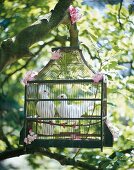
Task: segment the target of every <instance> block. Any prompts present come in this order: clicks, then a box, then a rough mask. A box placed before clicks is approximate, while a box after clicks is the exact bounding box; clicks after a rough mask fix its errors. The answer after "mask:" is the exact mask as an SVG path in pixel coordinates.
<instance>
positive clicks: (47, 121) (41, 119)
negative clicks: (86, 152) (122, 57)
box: [26, 80, 102, 141]
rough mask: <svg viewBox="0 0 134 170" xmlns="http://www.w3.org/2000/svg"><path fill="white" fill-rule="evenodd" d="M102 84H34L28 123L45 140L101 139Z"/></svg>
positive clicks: (28, 101)
mask: <svg viewBox="0 0 134 170" xmlns="http://www.w3.org/2000/svg"><path fill="white" fill-rule="evenodd" d="M101 94H102V82H100V83H99V84H97V85H96V84H94V83H93V82H92V81H91V80H83V81H82V80H56V81H55V80H46V81H39V80H36V81H31V82H29V85H28V86H27V94H26V120H27V122H31V123H30V128H31V127H32V129H33V131H34V132H35V133H36V134H37V136H38V139H42V140H73V141H80V140H83V141H84V140H88V141H90V140H92V141H95V140H101V133H102V124H101V120H102V114H101V110H102V109H101V107H102V105H101V102H102V98H101V97H102V95H101Z"/></svg>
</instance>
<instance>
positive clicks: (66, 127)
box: [21, 47, 113, 149]
mask: <svg viewBox="0 0 134 170" xmlns="http://www.w3.org/2000/svg"><path fill="white" fill-rule="evenodd" d="M53 50H54V51H55V50H60V55H61V56H60V58H59V59H58V60H51V64H50V65H48V66H47V67H45V68H43V69H42V70H41V72H40V73H39V75H38V77H37V78H36V80H34V81H29V82H28V85H26V87H25V123H24V128H23V133H22V134H23V135H21V139H22V140H21V143H23V144H24V140H25V143H27V145H26V148H27V147H35V146H36V147H78V148H81V147H82V148H101V149H102V148H103V146H112V144H113V137H112V133H111V131H110V130H109V128H108V126H107V124H106V123H105V122H106V116H107V113H106V109H107V108H106V106H107V103H106V98H107V96H106V82H105V81H104V79H102V80H101V81H99V83H97V84H95V83H94V82H93V80H92V79H89V77H91V72H90V70H92V68H90V70H89V68H88V67H89V66H88V65H87V63H86V61H85V59H84V57H83V55H82V51H81V50H79V49H78V48H69V47H65V48H58V49H53ZM29 130H30V131H29ZM22 136H23V137H22Z"/></svg>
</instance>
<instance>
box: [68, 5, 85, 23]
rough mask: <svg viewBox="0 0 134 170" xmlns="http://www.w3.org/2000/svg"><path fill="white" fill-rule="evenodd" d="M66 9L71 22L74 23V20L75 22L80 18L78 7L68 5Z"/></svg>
mask: <svg viewBox="0 0 134 170" xmlns="http://www.w3.org/2000/svg"><path fill="white" fill-rule="evenodd" d="M68 11H69V14H70V18H71V23H72V24H74V23H75V22H77V21H78V20H80V19H81V17H82V15H81V13H80V8H78V7H76V8H75V7H73V6H72V5H70V7H69V9H68Z"/></svg>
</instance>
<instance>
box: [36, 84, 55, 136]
mask: <svg viewBox="0 0 134 170" xmlns="http://www.w3.org/2000/svg"><path fill="white" fill-rule="evenodd" d="M39 95H40V99H49V96H48V95H49V91H48V89H46V87H44V86H43V85H41V86H40V88H39ZM36 110H37V114H38V115H39V116H40V117H41V118H53V117H54V115H55V106H54V103H53V101H38V102H37V104H36ZM45 121H47V122H49V121H50V120H49V121H48V120H45ZM42 128H43V129H42V130H43V133H44V134H45V135H52V134H53V133H54V127H53V125H50V124H45V123H43V126H42Z"/></svg>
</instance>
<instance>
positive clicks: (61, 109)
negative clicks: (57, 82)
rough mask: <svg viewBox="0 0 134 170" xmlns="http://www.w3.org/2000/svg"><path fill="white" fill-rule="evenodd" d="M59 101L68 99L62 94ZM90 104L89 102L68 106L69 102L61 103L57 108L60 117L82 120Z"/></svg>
mask: <svg viewBox="0 0 134 170" xmlns="http://www.w3.org/2000/svg"><path fill="white" fill-rule="evenodd" d="M58 99H67V96H66V95H65V94H60V95H59V96H58ZM88 107H89V103H88V102H87V101H85V102H83V103H82V104H68V103H67V101H64V100H63V101H61V104H60V105H59V106H58V107H57V111H58V113H59V115H60V116H61V117H63V118H80V117H81V116H82V115H83V114H84V113H85V112H87V111H88Z"/></svg>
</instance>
